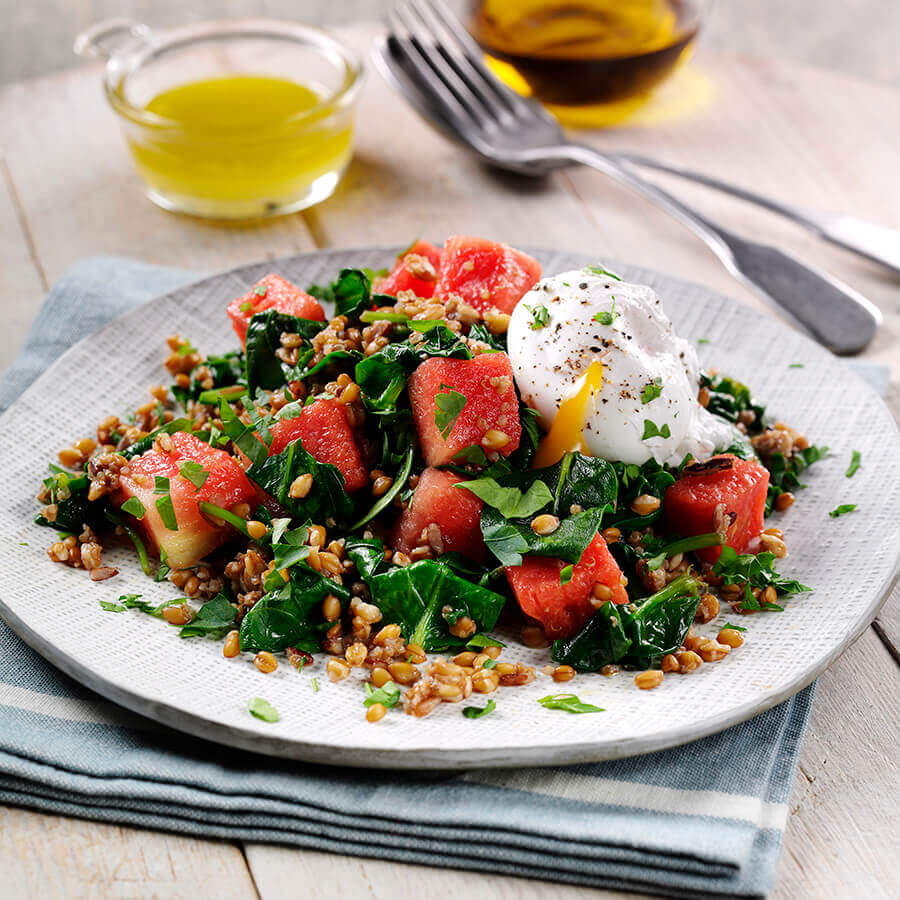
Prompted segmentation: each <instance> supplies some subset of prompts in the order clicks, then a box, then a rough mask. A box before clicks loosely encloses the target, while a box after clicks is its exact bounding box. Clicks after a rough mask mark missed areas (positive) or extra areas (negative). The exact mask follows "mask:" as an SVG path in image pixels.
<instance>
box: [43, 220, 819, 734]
mask: <svg viewBox="0 0 900 900" xmlns="http://www.w3.org/2000/svg"><path fill="white" fill-rule="evenodd" d="M541 276H542V273H541V270H540V266H539V264H538V263H537V262H536V261H535V260H534V259H532V258H531V257H529V256H528V255H526V254H524V253H521V252H520V251H517V250H514V249H512V248H510V247H507V246H505V245H503V244H497V243H495V242H491V241H486V240H482V239H478V238H469V237H459V236H457V237H451V238H448V239H447V241H446V242H445V244H444V245H443V246H442V247H437V246H434V245H431V244H429V243H427V242H425V241H417V242H416V243H414V244H413V245H412V246H411V247H410V248H408V249H407V250H406V251H404V253H402V254H401V255H400V256H399V257H398V258H397V259H396V260H395V261H394V263H393V266H392V267H391V268H390V269H389V270H388V269H385V270H383V271H381V272H372V271H370V270H367V269H353V268H349V269H344V270H342V271H341V272H340V273H338V274H337V276H336V278H335V280H334V281H333V282H332V283H331V284H329V285H327V286H316V285H313V286H310V287H308V288H307V289H306V290H301V289H300V288H298V287H297V286H295V285H293V284H291V283H290V282H288V281H286V280H285V279H283V278H281V277H280V276H278V275H275V274H272V275H267V276H266V277H265V278H263V279H261V280H260V281H259V282H258V283H257V284H255V285H252V286H251V287H250V289H249V290H248V292H247V293H246V294H245V295H243V296H241V297H238V298H229V297H224V298H222V299H223V305H226V304H227V306H226V310H225V311H226V313H227V315H228V316H229V317H230V319H231V321H232V324H233V326H234V330H235V333H236V335H237V338H238V339H239V341H240V346H239V347H238V348H237V349H233V350H229V351H227V352H224V353H221V354H215V353H208V352H206V351H205V348H197V347H195V346H194V345H193V344H192V343H191V341H190V339H189V337H186V336H182V335H178V334H173V335H172V336H171V337H170V338H169V339H168V342H167V347H166V352H165V355H164V358H163V361H162V362H163V366H164V369H165V371H166V372H167V373H168V379H169V380H168V383H159V384H154V385H151V386H150V387H149V399H147V400H146V401H145V402H142V403H139V405H138V406H137V407H136V409H135V410H134V411H133V412H132V413H131V414H130V415H125V416H124V417H123V418H120V416H119V415H117V414H115V413H111V414H110V415H109V416H107V417H106V418H104V419H103V420H102V421H101V422H99V423H98V424H97V427H96V432H95V434H93V435H91V436H90V437H79V438H77V439H76V440H75V441H74V442H73V443H72V445H71V446H70V447H66V448H63V449H62V450H60V451H59V454H58V464H56V463H54V464H52V465H51V466H50V470H51V471H50V474H49V475H48V477H47V478H46V479H45V480H44V482H43V484H42V485H41V487H40V490H39V493H38V501H39V503H40V504H41V509H40V512H39V514H38V516H37V522H38V523H39V524H41V525H45V526H47V527H48V528H50V529H53V530H55V531H56V532H57V534H56V539H55V540H54V541H53V542H52V543H51V544H50V546H49V548H48V551H47V552H48V556H49V558H50V560H52V561H53V562H54V563H56V564H59V565H65V566H69V567H71V568H72V569H83V570H85V571H86V572H87V573H88V576H89V577H90V578H91V579H92V580H94V581H107V580H109V579H112V578H115V577H116V576H117V575H118V574H119V573H118V570H117V569H116V568H115V567H113V566H110V565H107V564H105V563H104V559H103V554H104V548H105V547H110V546H111V545H112V544H118V543H122V542H130V544H131V545H133V547H134V549H135V552H136V555H137V561H138V562H139V564H140V566H141V568H142V570H143V573H144V574H145V575H146V576H147V577H148V578H150V579H153V580H155V581H156V582H162V581H168V582H170V583H171V584H172V585H173V587H174V588H175V589H176V590H177V592H178V595H177V596H176V597H173V598H172V599H171V600H167V601H165V602H164V603H162V604H160V605H158V606H155V605H153V604H150V603H147V602H145V601H144V600H142V599H141V597H140V595H138V594H123V595H122V596H121V597H120V599H119V601H118V603H110V602H109V601H104V602H103V604H102V605H103V607H104V609H109V610H110V611H116V612H121V611H124V610H135V611H139V612H143V613H146V614H149V615H150V616H151V617H154V618H157V619H160V620H162V621H163V622H165V623H167V624H168V625H170V626H173V627H176V628H178V629H179V632H180V634H181V635H182V636H184V637H193V638H197V639H203V638H206V639H213V640H216V641H219V642H220V643H221V647H222V657H223V661H222V665H223V666H227V665H232V664H237V662H238V661H240V660H245V661H247V663H248V664H250V663H252V665H254V666H255V668H256V669H257V670H258V672H259V673H260V674H261V675H268V674H270V673H272V672H274V671H276V670H277V669H278V668H279V667H280V666H290V667H293V668H294V669H298V670H301V671H306V670H310V671H311V673H313V674H311V675H310V677H311V678H312V677H316V679H317V680H316V681H315V683H314V687H315V688H316V689H319V687H320V681H319V679H320V678H321V683H322V684H328V683H340V682H348V683H350V684H354V685H356V687H355V688H354V689H359V687H358V682H359V680H360V679H359V677H358V676H359V675H360V674H362V675H363V681H364V691H365V693H364V694H363V695H362V698H361V699H362V710H363V711H362V715H364V716H365V718H366V720H367V721H369V722H372V723H377V722H379V721H381V720H383V719H384V718H385V717H386V716H387V715H388V714H390V713H391V711H392V710H401V709H402V710H404V711H405V712H406V713H408V714H409V715H411V716H416V717H421V716H425V715H429V714H431V713H433V712H434V711H435V710H437V709H439V708H442V707H444V705H445V704H449V705H451V706H453V705H456V706H457V708H458V709H462V711H463V714H464V715H465V716H466V718H480V717H483V716H484V715H488V714H490V713H491V712H492V711H493V710H494V709H496V708H497V705H498V703H500V702H502V699H501V700H494V699H490V700H489V701H488V702H487V703H486V704H485V702H484V701H481V705H475V706H472V705H469V706H459V705H460V704H463V703H464V701H467V700H469V699H470V698H472V697H473V695H479V694H492V695H493V694H497V695H499V694H502V692H503V689H506V688H515V687H521V686H523V685H529V684H533V683H535V682H543V683H544V684H545V685H546V686H547V690H548V691H549V692H550V693H549V695H548V696H545V697H542V698H541V699H540V701H539V702H540V703H541V705H543V706H545V707H546V708H550V709H558V710H564V711H566V712H569V713H586V712H597V711H600V710H599V707H595V706H592V705H591V704H587V703H582V702H581V700H579V698H578V697H577V695H575V694H572V693H558V692H557V693H554V691H559V686H561V685H566V686H568V687H575V686H576V685H577V684H578V682H579V680H580V679H583V678H584V677H585V676H586V675H587V674H588V673H599V674H600V675H603V676H607V677H612V676H616V675H619V674H620V673H629V676H628V677H630V678H631V679H633V682H634V689H635V690H655V689H659V688H661V687H662V689H664V684H665V681H666V677H667V676H669V675H676V674H677V675H687V674H691V673H694V672H697V671H698V670H701V668H702V667H703V666H705V665H707V664H709V663H715V662H721V661H723V660H727V658H728V656H729V654H730V653H731V652H732V651H737V652H739V650H740V648H741V646H742V645H743V644H744V642H745V638H746V626H745V625H741V624H738V623H739V622H741V621H746V619H745V618H744V617H746V616H751V615H754V614H759V613H777V612H781V611H783V609H784V606H783V604H784V601H785V598H789V597H791V596H792V595H796V594H799V593H802V592H804V591H807V590H809V588H808V587H806V586H804V585H802V584H800V583H799V582H798V581H796V580H794V579H792V578H789V577H786V576H783V575H782V574H780V573H779V572H778V571H777V569H776V561H778V560H781V559H783V558H784V557H785V556H786V555H787V544H786V541H785V537H784V532H783V530H782V529H781V528H779V527H778V525H777V517H780V516H782V515H784V514H785V513H786V512H787V511H788V510H789V509H790V507H791V506H792V504H793V503H794V502H795V499H796V494H797V492H798V490H799V489H800V488H801V487H802V484H801V481H800V475H801V473H802V472H803V471H804V470H805V469H806V468H808V466H810V465H811V464H813V463H814V462H816V461H817V460H818V459H820V458H821V457H822V456H823V455H824V453H825V452H826V451H825V449H824V448H821V447H816V446H815V445H813V444H811V443H810V442H809V441H808V439H807V438H806V437H805V435H803V434H802V433H801V432H799V431H797V430H795V429H794V428H793V427H791V426H789V425H787V424H785V423H784V422H781V421H779V420H773V419H772V418H771V417H769V416H767V414H766V410H765V409H764V407H763V406H761V405H760V404H759V403H758V402H757V401H756V400H755V399H754V397H753V396H752V394H751V392H750V390H749V389H748V388H747V387H746V386H745V385H744V384H741V383H740V382H738V381H736V380H734V379H732V378H729V377H728V376H727V375H724V374H720V373H717V372H711V371H703V370H701V369H700V367H699V364H698V363H697V358H696V352H695V350H694V348H693V347H692V346H691V345H689V344H688V342H686V341H684V340H683V339H682V338H680V337H678V336H677V335H676V334H675V332H674V330H673V328H672V325H671V322H669V320H668V319H667V318H666V316H665V313H664V312H663V311H662V306H661V305H660V300H659V298H658V297H656V295H655V294H654V293H653V292H652V291H651V290H650V289H649V288H645V287H643V286H639V285H629V284H627V283H625V282H623V281H622V280H621V279H620V278H619V277H618V276H616V275H615V274H614V273H612V272H609V271H608V270H606V269H605V268H603V267H601V266H588V267H586V268H585V269H584V270H581V271H574V272H568V273H561V274H559V275H556V276H551V277H544V278H542V277H541ZM323 304H326V305H328V306H329V308H333V313H334V314H333V315H332V316H331V317H330V318H329V316H328V315H326V312H325V306H323ZM772 516H775V517H776V522H775V524H773V523H772V519H771V518H770V517H772ZM734 620H736V621H734ZM500 625H502V634H503V635H504V637H505V638H506V640H505V641H501V640H499V639H498V637H497V633H498V632H497V629H498V627H500ZM510 633H513V634H515V635H516V636H517V639H518V642H520V644H521V645H522V646H524V647H527V648H529V649H534V650H538V651H540V652H541V653H544V654H545V655H546V659H545V662H544V664H543V665H527V664H525V663H524V662H523V661H522V660H521V659H517V652H516V642H515V641H511V640H510V639H509V634H510ZM354 674H355V675H356V677H354V678H351V677H350V676H351V675H354ZM570 683H571V684H570ZM342 689H343V688H342ZM249 712H250V714H252V715H254V716H255V717H256V718H258V719H261V720H263V721H277V720H278V716H277V712H276V711H274V709H273V708H271V706H270V705H269V704H267V703H266V702H265V701H263V700H261V698H255V700H254V701H252V702H251V704H250V707H249Z"/></svg>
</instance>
